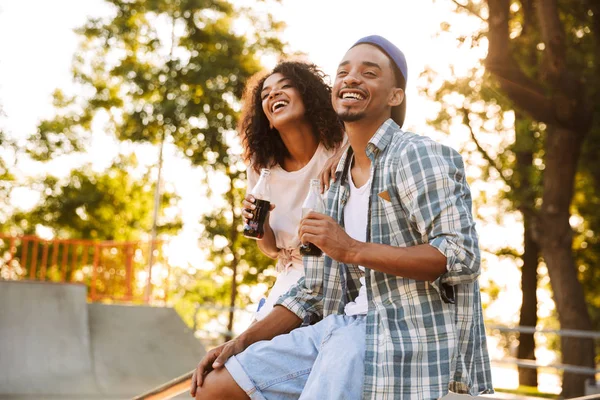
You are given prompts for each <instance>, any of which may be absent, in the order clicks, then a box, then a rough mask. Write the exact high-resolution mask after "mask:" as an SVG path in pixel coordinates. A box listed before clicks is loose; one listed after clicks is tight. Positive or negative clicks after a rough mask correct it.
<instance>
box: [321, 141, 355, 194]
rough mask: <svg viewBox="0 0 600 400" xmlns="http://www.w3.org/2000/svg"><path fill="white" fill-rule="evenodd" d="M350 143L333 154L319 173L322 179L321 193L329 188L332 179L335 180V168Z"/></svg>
mask: <svg viewBox="0 0 600 400" xmlns="http://www.w3.org/2000/svg"><path fill="white" fill-rule="evenodd" d="M348 146H349V143H346V144H344V145H342V146H340V148H339V149H338V150H337V151H336V152H335V153H334V154H333V156H331V158H330V159H329V160H327V162H326V163H325V166H324V167H323V169H322V170H321V172H320V173H319V179H321V193H325V192H326V191H327V190H328V189H329V184H330V181H331V180H333V181H334V182H335V170H336V169H337V166H338V163H339V162H340V159H341V158H342V155H343V154H344V152H345V151H346V149H347V148H348Z"/></svg>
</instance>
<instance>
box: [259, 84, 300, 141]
mask: <svg viewBox="0 0 600 400" xmlns="http://www.w3.org/2000/svg"><path fill="white" fill-rule="evenodd" d="M260 96H261V99H262V109H263V112H264V113H265V115H266V116H267V119H268V120H269V122H270V123H271V125H272V126H273V127H275V128H276V129H277V130H280V129H281V128H282V127H284V126H285V125H287V124H290V123H297V122H298V120H300V119H303V118H304V115H305V113H306V109H305V107H304V102H303V101H302V96H301V95H300V92H299V91H298V89H297V88H296V85H295V84H294V83H293V82H292V80H291V79H289V78H286V77H285V76H284V75H282V74H280V73H275V74H273V75H270V76H269V77H267V79H265V81H264V83H263V86H262V90H261V93H260Z"/></svg>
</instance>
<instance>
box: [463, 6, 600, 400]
mask: <svg viewBox="0 0 600 400" xmlns="http://www.w3.org/2000/svg"><path fill="white" fill-rule="evenodd" d="M454 3H455V4H457V7H458V8H459V9H460V10H466V11H467V12H469V13H471V14H473V15H476V16H477V17H478V18H480V19H481V20H482V21H484V22H487V31H486V30H485V28H484V29H482V31H481V32H479V33H478V34H477V35H476V37H477V38H482V37H483V38H486V39H487V41H488V43H489V46H488V52H487V56H486V58H485V67H486V71H487V73H488V75H487V78H486V85H488V86H489V87H497V88H498V95H499V96H501V97H503V98H505V101H507V102H509V103H510V104H511V108H513V109H514V110H515V115H516V116H517V117H518V118H519V119H523V118H525V120H527V119H531V120H532V121H534V122H533V124H530V123H526V124H529V125H530V126H533V127H535V129H519V126H518V125H517V127H516V129H515V131H516V134H517V135H518V137H519V138H520V139H519V140H521V142H523V143H527V142H528V141H530V140H531V136H530V135H528V132H529V133H534V134H535V133H536V132H537V134H538V135H540V138H541V139H542V143H543V148H542V149H541V151H540V153H539V154H540V157H539V158H538V159H537V160H534V162H536V163H537V164H536V166H537V167H539V169H541V170H543V172H542V174H541V175H542V181H541V201H540V202H539V203H540V204H539V210H535V213H533V214H532V216H531V220H530V223H529V224H528V227H529V229H528V230H529V231H530V232H529V234H530V235H531V237H532V238H533V239H534V240H535V242H536V243H537V245H538V246H539V249H540V252H541V254H542V256H543V259H544V261H545V263H546V265H547V267H548V272H549V276H550V280H551V286H552V290H553V293H554V299H555V302H556V305H557V311H558V318H559V320H560V323H561V327H562V328H563V329H581V330H592V329H593V325H592V321H591V319H590V314H589V312H588V305H587V304H586V294H585V293H584V291H583V290H582V284H581V281H580V278H581V276H580V275H581V273H580V271H582V270H590V269H594V268H597V266H592V265H590V264H586V265H584V266H583V268H581V267H578V264H579V260H578V254H577V252H574V251H573V247H574V245H577V242H578V239H576V238H575V235H577V232H573V230H572V228H571V225H570V220H571V216H572V215H573V213H577V211H578V210H577V209H576V208H575V207H574V206H576V203H575V202H574V199H576V197H577V196H576V195H575V194H576V190H577V189H578V186H579V185H576V183H578V182H577V178H578V177H579V176H580V175H578V174H581V173H582V172H583V171H584V170H587V172H588V174H587V175H588V179H589V180H588V182H590V181H593V179H594V178H593V176H594V175H593V171H591V169H593V168H590V167H587V166H584V167H581V165H583V164H587V163H586V162H585V161H586V157H588V156H587V155H586V153H585V152H583V153H582V146H583V144H584V143H589V140H590V139H589V138H590V137H594V136H596V134H595V133H594V132H595V131H596V129H597V128H596V127H597V125H598V122H597V121H598V118H597V115H596V114H597V113H598V110H597V107H594V106H593V105H594V104H596V103H597V100H598V97H599V88H600V82H599V81H598V76H600V74H598V68H599V67H598V63H597V61H598V55H599V52H598V49H600V47H598V43H599V42H598V38H599V32H598V29H599V28H598V26H599V24H598V16H599V15H600V6H599V5H598V3H597V2H593V1H579V2H574V1H567V0H564V1H560V0H549V1H532V0H523V1H513V0H488V1H487V2H485V3H481V2H475V1H463V2H459V1H454ZM517 122H518V121H517ZM523 136H524V137H523ZM519 140H517V142H518V141H519ZM593 149H594V150H593V151H591V153H590V154H595V155H597V153H595V152H597V147H596V146H593ZM578 171H579V172H578ZM596 188H597V186H595V187H588V188H587V192H588V193H590V192H593V195H592V198H596V197H597V191H596V190H595V189H596ZM584 209H585V208H581V209H580V212H582V213H583V212H584ZM582 216H583V217H584V220H585V221H591V219H590V218H589V217H591V216H588V215H583V214H582ZM578 229H579V228H578ZM580 230H581V231H582V232H584V231H585V232H586V233H587V234H589V231H588V229H580ZM574 238H575V239H574ZM583 242H584V241H581V243H583ZM585 243H587V242H585ZM579 265H581V264H579ZM588 267H589V268H588ZM588 275H589V272H588ZM588 298H589V293H588ZM561 350H562V358H563V362H564V363H565V364H572V365H580V366H585V367H593V366H594V346H593V341H592V340H582V339H578V338H569V337H562V338H561ZM587 378H588V377H587V376H585V375H581V374H573V373H570V372H566V373H565V374H564V376H563V395H564V396H566V397H570V396H576V395H580V394H582V393H583V390H584V389H583V388H584V381H585V380H586V379H587Z"/></svg>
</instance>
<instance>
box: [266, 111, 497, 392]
mask: <svg viewBox="0 0 600 400" xmlns="http://www.w3.org/2000/svg"><path fill="white" fill-rule="evenodd" d="M351 151H352V150H351V149H349V151H348V152H347V153H346V155H345V156H344V157H342V159H341V160H340V163H339V165H338V169H337V172H336V175H337V178H338V179H336V182H335V183H334V184H333V185H332V186H331V188H330V190H329V191H328V193H327V196H326V203H327V211H326V212H327V214H328V215H329V216H331V217H332V218H333V219H335V220H336V221H337V222H338V223H339V224H340V225H342V226H343V221H344V215H343V211H344V205H345V204H346V201H347V200H348V196H349V186H348V182H347V179H346V178H345V176H344V174H343V172H344V169H345V168H347V165H346V164H347V160H348V159H349V158H350V157H349V155H350V154H351ZM366 152H367V156H368V157H369V158H370V159H371V182H372V186H371V195H370V204H369V221H370V222H369V226H368V232H367V241H369V242H373V243H382V244H386V245H391V246H397V247H409V246H415V245H419V244H424V243H428V244H429V245H431V246H433V247H435V248H437V249H438V250H439V251H440V252H442V253H443V254H444V255H445V256H446V258H447V272H446V273H444V274H443V275H442V276H441V277H439V278H438V279H437V280H436V281H434V282H427V281H419V280H414V279H408V278H403V277H400V276H394V275H389V274H385V273H383V272H379V271H375V270H370V269H368V268H367V269H366V271H365V277H366V287H367V296H368V301H369V310H368V313H367V327H366V332H367V338H366V340H367V346H366V347H367V350H366V354H365V380H364V386H363V388H364V392H363V398H364V399H374V400H375V399H376V400H384V399H390V400H392V399H394V400H396V399H410V400H413V399H438V398H440V397H442V396H443V395H445V394H446V393H447V392H448V390H451V391H453V392H455V393H470V394H472V395H476V394H480V393H493V389H492V381H491V371H490V364H489V358H488V353H487V347H486V337H485V328H484V324H483V315H482V308H481V299H480V293H479V283H478V281H477V278H478V276H479V273H480V254H479V245H478V240H477V233H476V231H475V222H474V221H473V216H472V213H471V194H470V190H469V187H468V185H467V182H466V179H465V171H464V164H463V161H462V158H461V156H460V155H459V154H458V153H457V152H456V151H455V150H453V149H451V148H450V147H447V146H443V145H441V144H439V143H437V142H435V141H433V140H431V139H429V138H427V137H424V136H419V135H416V134H413V133H410V132H403V131H402V130H400V128H399V127H398V125H396V124H395V123H394V122H393V121H392V120H391V119H388V120H387V121H386V122H385V123H383V125H382V126H381V127H380V128H379V129H378V130H377V132H376V133H375V135H374V136H373V137H372V138H371V140H370V141H369V144H368V145H367V150H366ZM346 171H347V169H346ZM304 266H305V271H306V276H305V278H304V279H301V280H300V281H299V282H298V284H297V285H296V286H294V287H292V289H290V291H289V292H288V293H287V294H285V295H283V296H282V297H281V298H280V299H279V301H278V303H277V304H281V305H283V306H284V307H286V308H288V309H289V310H291V311H292V312H294V313H295V314H297V315H298V316H299V317H300V318H301V319H304V318H305V317H310V318H311V319H313V320H315V319H319V318H323V317H326V316H327V315H330V314H343V313H344V306H345V305H346V303H348V302H350V301H352V300H353V299H354V298H356V296H357V295H358V290H359V288H360V282H359V278H360V276H361V272H360V270H359V269H358V266H357V265H350V264H343V263H338V262H337V261H335V260H332V259H331V258H329V257H327V256H325V257H305V258H304ZM452 298H453V299H452ZM449 300H450V301H451V300H454V304H452V303H451V302H449Z"/></svg>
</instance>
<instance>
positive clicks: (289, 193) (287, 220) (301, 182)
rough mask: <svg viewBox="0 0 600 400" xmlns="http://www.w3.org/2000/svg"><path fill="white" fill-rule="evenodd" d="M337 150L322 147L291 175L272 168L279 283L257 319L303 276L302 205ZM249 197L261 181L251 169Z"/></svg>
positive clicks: (274, 229)
mask: <svg viewBox="0 0 600 400" xmlns="http://www.w3.org/2000/svg"><path fill="white" fill-rule="evenodd" d="M333 154H334V150H327V149H326V148H325V147H324V146H323V144H319V147H317V151H315V154H314V155H313V157H312V158H311V159H310V161H309V162H308V164H306V165H305V166H304V167H302V168H301V169H299V170H298V171H292V172H288V171H286V170H284V169H283V168H281V166H279V165H278V166H275V167H272V168H271V175H270V176H269V184H270V187H271V200H270V201H271V203H272V204H275V206H276V207H275V209H274V210H273V211H271V216H270V217H269V224H270V225H271V228H272V229H273V233H274V234H275V243H276V245H277V247H278V248H279V249H281V250H280V251H279V254H278V257H277V271H278V272H279V274H278V276H277V281H276V282H275V285H274V286H273V288H272V289H271V291H270V293H269V296H268V297H267V301H266V302H265V304H264V305H263V306H262V307H261V309H260V311H259V312H258V313H257V315H256V318H257V319H259V320H260V319H262V318H264V317H265V316H266V315H267V314H268V313H269V312H270V311H271V310H272V309H273V305H274V304H275V302H276V301H277V300H278V299H279V297H280V296H281V295H282V294H284V293H285V292H287V291H288V289H289V288H290V287H291V286H292V285H294V284H295V283H296V282H297V281H298V279H300V278H301V277H302V276H304V266H303V264H302V255H301V254H300V239H299V238H298V227H299V226H300V220H301V219H302V203H303V202H304V199H305V198H306V195H307V194H308V189H309V187H310V180H311V179H317V178H318V177H319V173H320V172H321V170H322V169H323V166H324V165H325V163H326V162H327V161H328V160H329V159H330V158H331V157H333ZM247 173H248V193H250V191H251V190H252V188H253V187H254V185H256V182H257V181H258V177H259V174H258V173H257V172H256V171H255V170H254V168H252V167H249V168H248V171H247Z"/></svg>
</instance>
